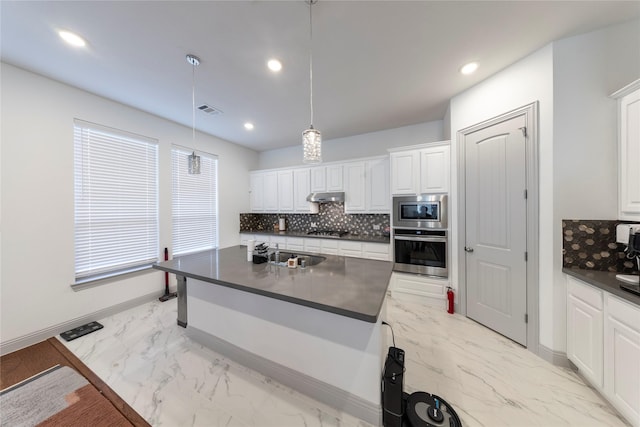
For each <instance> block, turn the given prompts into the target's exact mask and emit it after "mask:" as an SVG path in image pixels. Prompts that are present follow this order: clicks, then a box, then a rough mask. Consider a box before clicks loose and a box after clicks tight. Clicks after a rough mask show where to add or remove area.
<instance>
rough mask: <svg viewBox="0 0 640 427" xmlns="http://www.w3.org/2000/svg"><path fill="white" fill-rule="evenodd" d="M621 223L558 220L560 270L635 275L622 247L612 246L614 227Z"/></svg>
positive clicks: (614, 235) (632, 261)
mask: <svg viewBox="0 0 640 427" xmlns="http://www.w3.org/2000/svg"><path fill="white" fill-rule="evenodd" d="M624 222H625V221H615V220H614V221H606V220H582V219H564V220H562V258H563V260H562V267H563V268H580V269H585V270H600V271H611V272H618V273H627V274H631V273H637V272H638V264H637V262H636V260H635V259H633V260H630V259H627V257H626V254H625V253H624V249H625V245H624V244H621V243H616V225H618V224H621V223H624Z"/></svg>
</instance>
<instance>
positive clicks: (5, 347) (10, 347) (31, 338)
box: [0, 292, 162, 356]
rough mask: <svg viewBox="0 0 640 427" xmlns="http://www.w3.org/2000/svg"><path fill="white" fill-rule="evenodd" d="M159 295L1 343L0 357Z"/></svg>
mask: <svg viewBox="0 0 640 427" xmlns="http://www.w3.org/2000/svg"><path fill="white" fill-rule="evenodd" d="M160 295H162V294H161V293H159V292H153V293H150V294H147V295H143V296H141V297H137V298H134V299H132V300H129V301H125V302H121V303H120V304H116V305H112V306H111V307H107V308H103V309H102V310H98V311H95V312H93V313H89V314H85V315H84V316H80V317H76V318H75V319H71V320H68V321H66V322H63V323H58V324H57V325H53V326H50V327H48V328H45V329H41V330H39V331H36V332H33V333H30V334H27V335H23V336H21V337H18V338H14V339H11V340H7V341H4V342H1V343H0V356H4V355H5V354H9V353H13V352H14V351H16V350H20V349H21V348H25V347H28V346H30V345H33V344H37V343H39V342H41V341H44V340H46V339H48V338H51V337H53V336H56V335H58V334H59V333H61V332H64V331H68V330H69V329H73V328H77V327H78V326H81V325H84V324H85V323H89V322H92V321H95V320H98V319H102V318H105V317H109V316H112V315H114V314H116V313H119V312H121V311H124V310H128V309H130V308H133V307H137V306H139V305H141V304H144V303H147V302H149V301H153V300H155V299H158V298H159V297H160Z"/></svg>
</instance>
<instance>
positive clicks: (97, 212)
mask: <svg viewBox="0 0 640 427" xmlns="http://www.w3.org/2000/svg"><path fill="white" fill-rule="evenodd" d="M74 181H75V189H74V190H75V271H76V282H81V281H85V280H91V279H93V278H101V277H103V276H109V275H111V274H115V273H120V272H126V271H129V270H135V269H138V268H142V267H145V266H148V265H149V264H151V263H153V262H156V261H157V260H158V254H159V242H158V144H157V141H156V140H154V139H151V138H146V137H143V136H139V135H133V134H129V133H127V132H124V131H119V130H116V129H111V128H107V127H103V126H100V125H96V124H93V123H88V122H83V121H80V120H75V121H74Z"/></svg>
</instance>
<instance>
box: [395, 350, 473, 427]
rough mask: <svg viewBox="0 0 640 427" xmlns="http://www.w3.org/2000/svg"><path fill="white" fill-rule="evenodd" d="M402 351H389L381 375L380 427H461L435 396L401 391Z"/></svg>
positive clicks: (444, 402) (449, 408)
mask: <svg viewBox="0 0 640 427" xmlns="http://www.w3.org/2000/svg"><path fill="white" fill-rule="evenodd" d="M404 371H405V368H404V350H402V349H400V348H397V347H389V353H388V354H387V359H386V361H385V363H384V371H383V373H382V425H383V426H384V427H462V423H461V422H460V418H459V417H458V414H456V411H454V410H453V408H452V407H451V405H449V404H448V403H447V402H446V401H445V400H444V399H443V398H441V397H439V396H436V395H435V394H429V393H425V392H423V391H417V392H415V393H412V394H408V393H405V392H403V391H402V386H403V383H404Z"/></svg>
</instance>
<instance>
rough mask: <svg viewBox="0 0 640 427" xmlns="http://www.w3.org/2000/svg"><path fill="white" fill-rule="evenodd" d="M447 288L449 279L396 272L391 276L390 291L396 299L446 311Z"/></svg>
mask: <svg viewBox="0 0 640 427" xmlns="http://www.w3.org/2000/svg"><path fill="white" fill-rule="evenodd" d="M447 286H449V280H448V279H439V278H436V277H427V276H421V275H419V274H405V273H396V272H394V273H392V274H391V282H390V284H389V289H390V290H391V295H392V296H393V297H394V298H397V299H404V300H409V301H417V302H420V303H423V304H426V305H428V306H431V307H438V308H442V309H443V310H444V309H446V296H445V294H446V291H445V290H446V288H447Z"/></svg>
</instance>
